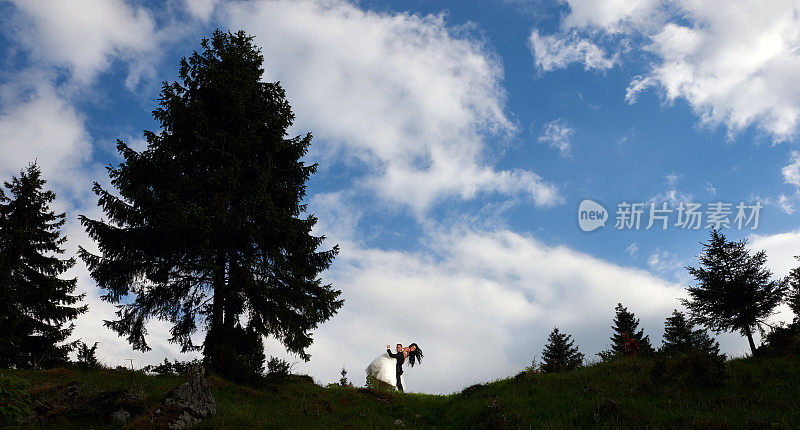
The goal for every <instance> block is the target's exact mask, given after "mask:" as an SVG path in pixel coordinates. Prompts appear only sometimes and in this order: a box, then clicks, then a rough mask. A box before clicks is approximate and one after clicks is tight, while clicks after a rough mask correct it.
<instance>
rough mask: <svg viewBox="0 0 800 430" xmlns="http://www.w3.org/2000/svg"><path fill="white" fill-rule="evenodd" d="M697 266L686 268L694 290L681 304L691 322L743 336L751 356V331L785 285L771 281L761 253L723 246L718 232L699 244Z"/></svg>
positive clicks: (742, 244) (779, 297) (729, 244)
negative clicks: (689, 315) (698, 261)
mask: <svg viewBox="0 0 800 430" xmlns="http://www.w3.org/2000/svg"><path fill="white" fill-rule="evenodd" d="M702 245H703V252H702V253H701V254H700V256H699V259H700V266H699V267H687V268H686V270H688V271H689V274H691V275H692V276H694V278H695V280H697V285H696V286H694V287H689V288H688V289H687V290H688V291H689V299H688V300H686V299H684V300H682V302H683V305H684V306H686V308H687V309H688V310H689V312H690V313H691V317H692V321H693V322H695V323H698V324H700V325H702V326H704V327H706V328H708V329H711V330H713V331H715V332H716V333H720V332H722V331H738V332H739V333H741V334H742V335H744V336H746V337H747V341H748V343H749V344H750V351H751V352H752V353H753V354H754V355H755V353H756V344H755V342H754V341H753V331H754V330H755V329H759V330H762V329H763V327H762V324H763V323H764V320H765V319H766V318H767V317H769V316H770V315H772V314H773V312H774V310H775V307H776V306H778V304H780V303H781V302H782V301H783V299H784V294H785V293H786V290H787V280H786V279H779V280H773V279H770V278H771V277H772V272H770V271H769V270H767V269H766V268H765V267H764V265H765V264H766V262H767V254H766V252H764V251H763V250H762V251H759V252H757V253H755V254H753V255H751V254H750V251H749V250H748V248H747V240H746V239H742V240H740V241H736V242H733V241H728V240H727V239H725V235H723V234H722V233H721V232H720V231H719V230H717V229H713V230H711V238H710V239H709V241H708V242H707V243H703V244H702Z"/></svg>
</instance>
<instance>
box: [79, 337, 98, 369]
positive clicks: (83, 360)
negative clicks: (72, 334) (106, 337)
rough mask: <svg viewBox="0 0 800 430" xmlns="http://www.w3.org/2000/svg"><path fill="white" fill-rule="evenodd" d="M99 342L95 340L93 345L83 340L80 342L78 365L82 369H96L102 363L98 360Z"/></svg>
mask: <svg viewBox="0 0 800 430" xmlns="http://www.w3.org/2000/svg"><path fill="white" fill-rule="evenodd" d="M98 343H99V342H95V343H94V345H93V346H91V347H90V346H89V345H87V344H85V343H83V342H78V343H77V347H78V356H77V360H78V367H80V368H82V369H95V368H97V367H98V366H99V365H100V362H99V361H98V360H97V344H98Z"/></svg>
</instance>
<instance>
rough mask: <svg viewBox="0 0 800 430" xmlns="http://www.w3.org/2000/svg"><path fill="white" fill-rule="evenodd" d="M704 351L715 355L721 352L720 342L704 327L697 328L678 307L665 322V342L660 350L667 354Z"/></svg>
mask: <svg viewBox="0 0 800 430" xmlns="http://www.w3.org/2000/svg"><path fill="white" fill-rule="evenodd" d="M692 351H702V352H706V353H709V354H713V355H718V354H719V343H717V341H715V340H714V339H713V338H711V336H709V335H708V333H707V332H706V331H705V330H703V329H695V328H694V324H692V323H691V321H689V320H688V319H687V318H686V315H684V313H683V312H678V310H677V309H675V310H673V311H672V316H670V317H669V318H667V320H666V321H665V322H664V343H663V344H662V345H661V349H660V352H662V353H664V354H666V355H675V354H682V353H687V352H692Z"/></svg>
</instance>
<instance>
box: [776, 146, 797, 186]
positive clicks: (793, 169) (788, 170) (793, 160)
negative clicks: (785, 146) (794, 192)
mask: <svg viewBox="0 0 800 430" xmlns="http://www.w3.org/2000/svg"><path fill="white" fill-rule="evenodd" d="M781 173H783V180H784V182H786V183H787V184H792V185H794V186H795V187H800V152H797V151H792V152H791V154H790V159H789V164H787V165H786V166H785V167H784V168H783V169H781Z"/></svg>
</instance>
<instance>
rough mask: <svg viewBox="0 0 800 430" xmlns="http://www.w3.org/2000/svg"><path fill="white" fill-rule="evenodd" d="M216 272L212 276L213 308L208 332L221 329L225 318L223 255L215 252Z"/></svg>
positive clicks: (222, 252)
mask: <svg viewBox="0 0 800 430" xmlns="http://www.w3.org/2000/svg"><path fill="white" fill-rule="evenodd" d="M216 266H217V267H216V269H217V272H216V273H215V274H214V307H213V310H212V313H211V327H209V331H215V330H214V329H220V328H222V325H223V323H224V317H225V253H224V251H218V252H217V264H216Z"/></svg>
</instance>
